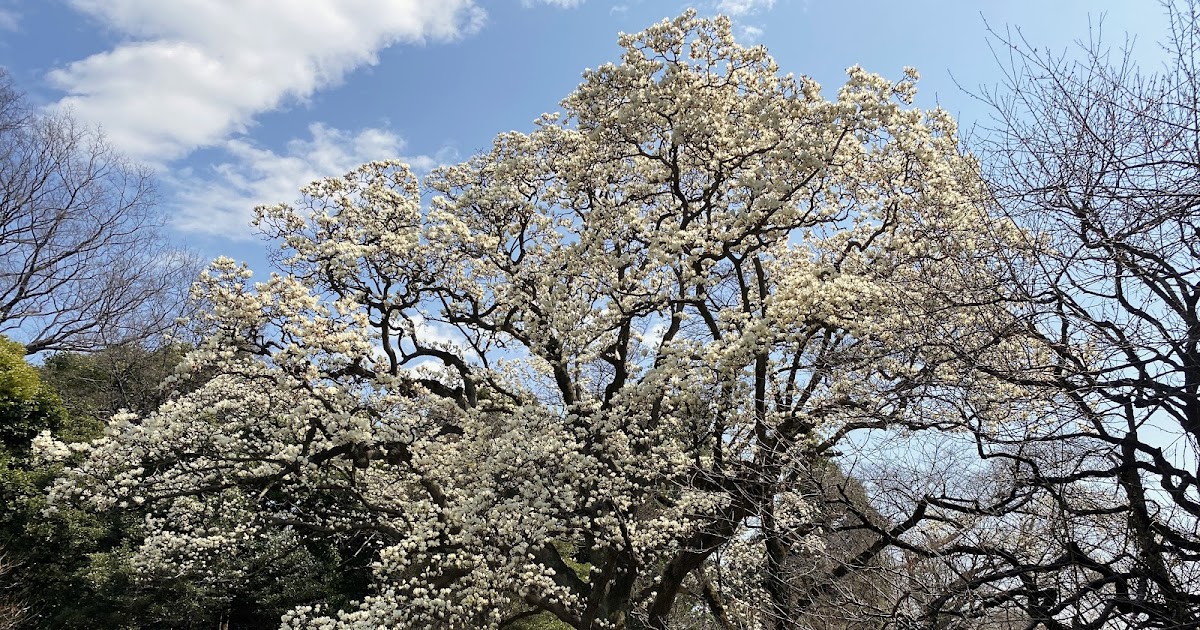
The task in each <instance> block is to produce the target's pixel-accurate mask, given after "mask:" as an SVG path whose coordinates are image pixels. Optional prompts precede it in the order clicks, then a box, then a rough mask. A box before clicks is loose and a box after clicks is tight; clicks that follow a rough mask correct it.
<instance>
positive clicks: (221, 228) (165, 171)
mask: <svg viewBox="0 0 1200 630" xmlns="http://www.w3.org/2000/svg"><path fill="white" fill-rule="evenodd" d="M688 6H689V5H688V4H687V3H679V2H675V1H673V0H665V1H656V0H641V1H638V0H626V1H623V2H600V1H598V0H497V1H487V0H0V65H2V66H4V67H5V68H7V69H8V71H9V72H10V73H11V74H12V76H13V78H14V79H15V81H16V82H17V84H18V87H19V88H20V89H22V90H24V91H25V92H26V93H27V95H28V96H29V98H30V99H31V100H32V101H33V102H35V103H36V104H38V105H41V106H44V107H47V108H55V107H64V106H66V107H70V108H71V110H72V111H73V112H74V115H75V116H76V117H78V118H80V119H83V120H84V121H86V122H88V123H91V124H95V125H99V126H101V127H102V128H103V130H104V132H105V134H106V136H107V137H108V139H109V140H110V141H111V142H112V143H113V144H114V145H116V146H117V147H118V148H119V149H121V150H122V151H124V152H125V153H126V154H128V155H130V156H131V157H133V158H135V159H137V160H139V161H142V162H145V163H147V164H149V165H151V166H152V167H153V168H154V169H155V170H156V171H157V172H158V177H159V189H160V194H161V204H162V207H163V210H164V211H165V212H166V213H167V214H168V216H169V217H170V220H171V224H172V229H173V230H174V231H175V232H177V234H178V235H179V237H180V238H181V239H183V240H185V241H186V242H187V243H188V244H190V245H191V246H193V247H195V248H196V249H198V250H200V251H201V253H202V254H204V255H206V256H209V257H212V256H216V255H222V254H223V255H230V256H233V257H235V258H238V259H243V260H247V261H250V262H251V263H252V265H253V266H254V267H255V268H257V269H259V270H262V269H263V268H264V267H265V264H263V263H262V262H261V261H262V260H263V246H262V244H261V243H259V242H257V240H256V238H255V237H254V235H253V233H252V231H251V230H250V228H249V227H248V225H247V221H248V218H249V216H250V213H251V210H252V208H253V207H254V205H256V204H258V203H266V202H277V201H289V200H292V199H294V198H295V197H296V191H297V189H298V188H299V187H300V186H301V185H303V184H304V183H306V182H308V181H310V180H312V179H314V178H316V177H321V176H326V175H338V174H341V173H344V172H345V171H347V170H349V169H350V168H352V167H354V166H356V165H357V164H359V163H362V162H364V161H368V160H371V159H380V158H394V157H400V158H402V159H405V160H407V161H409V162H410V163H411V164H413V165H414V166H415V167H417V169H418V170H419V171H420V170H426V169H428V168H431V167H433V166H435V165H437V164H441V163H449V162H454V161H458V160H460V159H465V158H466V157H467V156H469V155H470V154H472V153H474V152H475V151H477V150H480V149H482V148H484V147H486V146H488V145H489V144H490V142H491V138H492V137H493V136H494V135H495V134H496V133H498V132H502V131H507V130H510V129H517V130H529V129H530V128H531V127H532V121H533V120H534V119H535V118H537V117H538V115H539V114H541V113H542V112H546V111H555V110H556V109H557V106H558V102H559V101H560V100H561V99H562V98H563V97H564V96H566V95H567V93H568V92H570V91H571V90H572V89H573V88H574V87H575V86H576V85H577V84H578V82H579V77H580V73H581V72H582V71H583V70H584V69H585V68H588V67H596V66H598V65H600V64H602V63H605V62H607V61H613V60H615V59H616V57H617V56H618V54H619V50H618V48H617V46H616V43H615V42H616V37H617V34H618V33H619V32H622V31H624V32H635V31H638V30H641V29H642V28H644V27H645V26H647V25H649V24H651V23H653V22H656V21H658V20H661V19H663V18H665V17H674V16H676V15H678V14H679V13H681V12H682V11H683V10H684V9H685V8H687V7H688ZM691 6H695V8H696V9H697V10H698V11H700V12H701V13H702V14H716V13H718V12H720V13H726V14H729V15H731V16H732V17H733V19H734V23H735V25H736V28H737V32H738V34H739V38H740V39H741V40H742V41H744V42H746V43H761V44H765V45H766V46H767V48H768V49H769V50H770V51H771V52H772V54H773V55H774V56H775V57H776V59H777V61H778V62H779V65H780V67H781V69H782V70H783V71H784V72H792V73H795V74H806V75H809V76H812V77H813V78H815V79H816V80H818V81H819V82H821V83H822V84H823V85H825V86H826V87H827V88H836V86H838V85H839V84H840V82H841V80H842V77H843V76H844V75H843V72H844V70H845V68H846V67H848V66H850V65H853V64H860V65H862V66H863V67H865V68H867V69H868V70H872V71H874V72H879V73H881V74H884V75H885V76H888V77H890V78H899V77H900V76H901V69H902V68H903V67H904V66H915V67H917V68H918V69H919V70H920V71H921V73H922V81H921V83H920V89H921V94H920V96H919V98H918V105H922V106H932V105H934V104H940V105H941V106H942V107H944V108H946V109H948V110H950V111H951V112H953V113H955V114H956V115H957V116H958V117H959V118H960V120H961V121H963V123H964V125H968V124H970V123H971V122H973V121H976V120H978V119H979V118H980V117H981V116H983V115H984V114H985V112H984V111H983V110H982V109H981V108H980V107H979V106H978V105H977V104H976V103H974V102H973V101H972V99H971V98H970V97H969V96H968V95H967V94H964V93H963V92H962V91H961V90H960V89H959V88H958V87H956V85H955V79H956V80H957V81H958V82H959V83H961V84H962V85H964V86H966V87H969V88H976V87H978V86H980V85H991V84H994V83H995V82H996V81H998V80H999V78H1000V75H999V71H998V67H997V64H996V62H995V60H994V59H993V55H992V52H991V50H990V49H989V47H988V42H987V38H986V30H985V23H984V20H985V19H986V21H987V23H989V24H991V26H992V27H993V28H997V29H1000V30H1003V29H1005V28H1007V27H1020V28H1021V29H1022V32H1023V33H1024V35H1025V36H1026V38H1027V39H1028V40H1029V41H1030V42H1032V43H1034V44H1037V45H1039V46H1041V47H1048V48H1050V49H1052V50H1060V51H1061V50H1066V49H1068V48H1069V47H1070V46H1071V45H1072V42H1073V41H1075V40H1078V39H1081V38H1087V37H1088V32H1089V25H1091V26H1092V27H1094V26H1095V25H1096V24H1097V20H1098V18H1099V16H1101V15H1105V16H1106V17H1105V20H1104V33H1105V39H1106V41H1109V42H1111V43H1116V44H1119V43H1121V42H1123V41H1124V38H1125V33H1127V32H1128V33H1132V34H1136V35H1137V36H1138V38H1139V41H1138V47H1137V50H1138V51H1139V52H1140V53H1141V56H1143V58H1145V59H1149V60H1151V63H1154V61H1153V58H1154V53H1155V52H1156V51H1157V46H1156V44H1155V41H1156V40H1157V39H1159V38H1160V36H1161V32H1162V28H1163V24H1164V20H1163V19H1162V10H1161V8H1160V6H1159V4H1158V3H1157V2H1154V1H1153V0H1093V1H1091V2H1085V1H1080V0H992V1H990V2H970V1H967V0H961V1H953V0H909V1H907V2H890V1H874V0H872V1H859V2H855V1H853V0H844V1H841V2H835V1H827V0H707V1H704V2H699V3H697V4H694V5H691Z"/></svg>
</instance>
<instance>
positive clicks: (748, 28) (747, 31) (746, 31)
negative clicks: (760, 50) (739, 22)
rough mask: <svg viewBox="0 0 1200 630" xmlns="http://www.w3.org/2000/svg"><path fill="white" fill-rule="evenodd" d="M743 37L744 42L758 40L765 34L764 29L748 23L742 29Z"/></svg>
mask: <svg viewBox="0 0 1200 630" xmlns="http://www.w3.org/2000/svg"><path fill="white" fill-rule="evenodd" d="M739 30H740V33H741V37H740V39H742V40H743V41H744V42H756V41H758V40H759V38H761V37H762V36H763V30H762V29H761V28H759V27H757V26H752V25H750V24H746V25H744V26H742V27H741V28H740V29H739Z"/></svg>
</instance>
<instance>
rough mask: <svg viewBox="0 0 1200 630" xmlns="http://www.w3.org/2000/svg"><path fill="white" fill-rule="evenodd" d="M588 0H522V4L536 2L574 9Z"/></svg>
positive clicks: (526, 5)
mask: <svg viewBox="0 0 1200 630" xmlns="http://www.w3.org/2000/svg"><path fill="white" fill-rule="evenodd" d="M584 2H587V0H521V6H524V7H527V8H528V7H532V6H533V5H535V4H539V3H540V4H548V5H551V6H555V7H558V8H560V9H574V8H575V7H577V6H579V5H581V4H583V3H584Z"/></svg>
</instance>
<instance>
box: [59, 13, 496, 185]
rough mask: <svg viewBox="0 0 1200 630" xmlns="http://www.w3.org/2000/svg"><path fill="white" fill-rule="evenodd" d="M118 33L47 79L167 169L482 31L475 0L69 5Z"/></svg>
mask: <svg viewBox="0 0 1200 630" xmlns="http://www.w3.org/2000/svg"><path fill="white" fill-rule="evenodd" d="M70 3H71V4H72V6H74V7H75V8H76V9H77V10H79V11H82V12H84V13H86V14H88V15H90V16H92V17H93V18H95V19H96V20H98V21H99V22H100V23H101V24H102V25H103V26H104V27H106V28H108V29H110V30H112V31H113V32H115V33H117V34H118V35H119V36H121V37H122V38H123V39H124V41H123V42H122V43H121V44H119V45H117V46H116V47H115V48H113V49H111V50H108V51H105V52H102V53H99V54H96V55H92V56H91V57H88V58H86V59H82V60H79V61H75V62H74V63H71V64H69V65H67V66H66V67H63V68H60V69H57V70H55V71H53V72H51V73H50V76H49V79H50V81H51V82H52V83H53V84H54V85H56V86H57V87H59V88H61V89H62V90H64V91H65V92H66V93H67V96H66V97H65V98H63V99H62V100H61V102H60V105H62V106H66V107H70V108H71V109H72V110H73V112H74V113H75V115H76V116H77V117H80V118H82V119H84V120H86V121H88V122H90V123H96V124H100V125H102V126H103V128H104V131H105V134H106V135H107V137H108V139H109V140H110V141H111V142H112V143H113V144H115V145H116V146H117V147H118V148H120V149H121V150H123V151H124V152H126V153H128V154H129V155H131V156H132V157H134V158H137V159H141V160H148V161H154V162H165V161H168V160H170V159H173V158H177V157H180V156H183V155H186V154H187V153H189V152H190V151H192V150H194V149H196V148H198V147H205V146H214V145H218V144H220V143H221V142H223V141H224V140H225V139H226V138H228V137H229V136H230V135H231V134H234V133H237V132H240V131H244V130H245V129H247V128H248V126H249V125H251V124H252V123H253V120H254V117H255V115H257V114H260V113H263V112H267V111H271V110H274V109H277V108H279V107H281V106H283V105H286V104H287V103H288V102H291V101H297V100H303V99H305V98H307V97H309V96H311V95H312V94H313V93H315V92H316V91H317V90H319V89H322V88H324V87H327V86H330V85H333V84H336V83H338V82H339V81H341V80H342V78H343V77H344V76H345V75H346V73H348V72H349V71H351V70H353V69H354V68H357V67H360V66H363V65H370V64H374V63H376V61H377V59H378V53H379V51H381V50H382V49H384V48H386V47H388V46H391V45H393V44H396V43H400V42H407V43H423V42H429V41H448V40H453V39H456V38H459V37H462V36H464V35H468V34H471V33H473V32H475V31H477V30H478V29H479V28H480V27H481V26H482V24H483V21H484V18H485V14H484V11H483V10H482V9H481V8H479V7H478V6H476V4H475V2H474V0H389V1H388V2H377V1H375V0H252V1H251V0H172V1H170V2H164V1H163V0H70Z"/></svg>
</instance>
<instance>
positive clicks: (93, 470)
mask: <svg viewBox="0 0 1200 630" xmlns="http://www.w3.org/2000/svg"><path fill="white" fill-rule="evenodd" d="M620 43H621V45H622V46H624V47H625V49H626V52H625V54H624V57H623V58H622V60H621V63H619V64H610V65H605V66H602V67H600V68H599V69H596V70H591V71H588V72H587V73H586V74H585V76H584V81H583V83H582V85H580V87H579V88H578V90H576V91H575V92H574V93H573V94H571V95H570V96H568V97H567V99H566V100H565V101H563V103H562V108H563V112H562V113H561V114H553V115H546V116H545V117H543V119H542V120H541V121H540V123H539V124H538V126H537V128H536V130H534V131H533V132H532V133H529V134H524V133H517V132H511V133H506V134H502V135H500V136H498V137H497V138H496V141H495V144H494V146H493V147H492V149H491V150H490V151H487V152H484V153H481V154H480V155H477V156H475V157H474V158H472V159H470V160H469V161H467V162H465V163H463V164H459V165H457V166H451V167H446V168H442V169H439V170H437V171H435V172H434V173H433V174H432V175H431V176H430V177H429V179H428V181H427V186H428V187H429V189H430V191H431V193H432V201H431V202H430V203H428V204H427V205H422V202H421V188H420V187H419V186H418V183H417V181H416V180H415V178H414V177H413V175H412V174H411V173H410V172H409V170H408V168H407V167H406V166H405V165H403V164H400V163H396V162H374V163H370V164H366V165H364V166H362V167H361V168H359V169H357V170H355V171H354V172H351V173H349V174H347V175H346V176H344V177H334V178H329V179H325V180H321V181H318V182H314V183H313V184H311V185H310V186H308V187H307V188H305V189H304V190H303V194H304V198H303V201H302V202H301V203H299V204H296V205H279V206H272V207H263V208H259V209H258V219H257V223H258V225H259V227H260V228H261V229H262V231H263V232H264V233H265V234H266V235H267V236H269V237H271V238H273V239H275V242H277V243H278V244H279V250H278V256H277V262H278V263H279V269H280V272H281V273H280V274H277V275H272V276H271V277H270V278H269V279H268V280H266V281H264V282H259V283H254V284H251V274H250V272H249V271H248V270H247V269H245V268H244V267H242V266H239V265H238V264H236V263H235V262H233V261H231V260H228V259H220V260H217V261H216V262H215V263H213V265H212V267H211V269H210V271H209V272H208V273H207V274H206V275H205V276H204V277H203V278H202V280H201V281H200V282H199V283H198V284H197V286H196V295H197V297H198V298H199V299H200V300H202V301H203V303H205V304H206V305H207V310H206V315H205V316H204V318H203V321H202V322H201V325H202V327H203V328H204V332H205V333H206V337H205V341H204V342H203V343H202V344H201V345H200V346H199V347H198V348H197V349H196V350H195V351H194V352H192V353H191V354H190V355H189V356H188V357H187V359H186V361H185V363H184V366H183V368H182V370H183V372H184V373H183V374H181V378H183V379H187V378H188V374H197V375H199V374H207V375H211V374H216V376H215V377H214V378H211V379H210V380H207V381H203V382H202V384H200V385H199V386H198V388H196V389H195V390H194V391H191V392H190V393H186V394H183V395H180V396H178V397H177V398H176V399H174V400H172V401H171V402H169V403H167V404H166V405H164V406H163V407H162V408H161V409H160V410H159V411H158V412H157V413H155V414H153V415H150V416H148V417H143V418H137V417H129V416H121V417H118V418H114V419H113V421H112V422H111V423H110V425H109V427H108V430H107V432H106V434H105V436H104V437H103V438H102V439H100V440H97V441H96V442H94V443H92V444H91V445H89V447H88V449H87V450H88V452H87V453H86V455H87V457H86V459H85V460H84V461H82V463H80V464H79V465H78V466H76V467H74V468H72V469H70V470H69V471H68V472H67V473H66V475H65V476H64V477H63V479H62V480H61V481H60V482H59V484H58V485H57V486H56V487H55V488H54V499H55V500H57V501H65V500H68V499H74V500H80V499H82V500H86V501H90V502H91V503H92V504H93V505H95V506H97V507H99V508H109V507H119V506H123V505H129V504H138V505H143V506H146V507H149V508H150V510H151V512H150V513H151V516H150V517H149V518H148V519H147V521H146V526H147V529H148V531H149V532H150V534H149V535H148V537H147V538H146V540H145V543H144V545H143V547H142V549H141V552H140V556H139V562H141V563H143V564H144V565H145V566H147V567H150V566H176V567H186V568H188V569H197V568H200V567H203V566H204V565H205V563H206V562H209V561H211V559H212V558H213V557H214V555H216V554H222V553H229V552H231V550H236V549H239V548H241V547H242V546H244V545H248V544H249V543H248V542H247V541H252V540H255V539H260V538H264V537H268V536H271V535H275V534H272V532H276V533H277V532H280V531H288V532H291V531H295V532H300V533H303V532H314V533H319V534H321V535H338V534H339V533H356V532H364V531H367V532H371V533H373V534H374V538H373V540H376V541H379V542H378V545H377V548H376V549H375V550H374V551H373V553H375V554H376V556H375V557H376V560H375V564H374V575H375V585H374V587H373V589H372V591H371V594H370V595H369V596H368V597H366V598H365V599H364V600H363V601H362V602H360V603H359V604H358V606H357V608H354V609H352V610H343V611H332V610H327V609H322V608H321V607H319V606H303V607H301V608H298V609H296V610H295V611H293V612H292V613H290V614H289V615H287V616H286V617H285V618H284V621H283V623H284V626H285V627H292V628H298V627H313V628H334V627H337V628H377V627H394V628H419V627H454V628H486V627H496V626H497V625H499V624H501V623H502V622H503V621H504V620H505V619H507V618H510V617H513V616H515V615H518V614H520V613H522V612H525V611H530V610H543V611H549V612H550V613H552V614H553V615H555V616H557V617H558V618H559V619H561V620H562V621H564V622H566V623H567V624H568V625H571V626H572V627H576V628H620V627H624V626H625V625H626V624H628V623H632V620H634V619H637V620H639V623H641V624H644V625H645V626H646V627H658V628H661V627H666V625H667V624H668V623H669V622H670V620H671V619H672V617H673V616H675V615H679V614H685V613H684V612H681V609H683V608H688V607H689V606H692V605H691V604H687V605H684V604H682V603H681V601H682V600H681V597H683V596H684V595H683V594H684V593H685V592H687V591H689V590H695V589H700V588H701V587H700V586H697V585H698V584H700V583H701V581H703V582H705V583H708V582H709V581H710V580H709V577H708V576H710V574H711V576H712V577H713V580H711V583H710V584H708V586H706V587H705V588H707V589H708V590H707V591H706V593H708V594H707V595H706V597H709V596H710V595H711V597H709V601H708V606H709V607H710V608H711V609H712V611H713V614H714V615H716V614H717V612H716V611H717V609H718V608H720V609H722V611H723V612H721V614H724V615H726V616H731V615H732V616H735V617H737V619H738V622H737V623H738V624H739V625H738V626H737V627H747V628H751V627H770V626H771V625H772V624H773V623H774V621H773V619H776V618H778V617H779V616H782V615H786V614H788V611H789V608H788V607H789V606H792V605H794V602H795V601H798V600H797V599H796V598H797V596H796V594H795V593H790V592H788V590H787V589H788V588H793V586H789V584H787V583H786V582H785V581H784V580H782V579H780V580H777V581H776V582H771V581H770V579H766V578H771V577H772V576H774V577H779V576H783V575H785V574H786V572H784V571H783V568H782V567H783V566H784V564H786V563H788V562H793V563H794V562H797V561H798V560H796V559H797V558H800V557H802V556H803V554H806V553H807V554H819V553H821V552H820V549H821V541H820V539H819V537H817V536H815V534H814V532H815V531H817V528H815V526H818V525H819V523H820V518H821V516H820V514H819V513H818V512H819V511H818V510H817V509H816V507H815V505H814V504H813V503H812V502H811V501H810V498H811V497H809V498H806V496H808V495H805V493H804V492H802V491H801V489H800V488H798V487H797V485H796V481H795V480H796V479H797V478H798V476H802V475H803V474H804V471H806V470H809V469H810V468H811V467H812V466H814V465H815V464H814V462H816V461H817V460H818V459H821V458H824V457H826V455H824V453H826V452H827V451H829V450H830V449H831V448H832V447H833V446H834V445H836V444H837V443H838V440H839V439H841V438H842V437H844V436H845V435H846V433H848V431H849V430H850V429H852V428H854V427H861V426H872V427H879V428H888V427H896V426H902V427H915V426H920V425H928V424H936V423H938V422H940V421H942V419H943V418H944V417H948V416H953V415H955V414H961V413H963V411H962V409H963V407H961V406H959V405H971V406H972V409H973V410H974V411H973V413H974V414H975V415H976V416H977V417H980V418H989V419H991V420H992V421H994V422H996V423H1000V424H1002V423H1004V422H1006V421H1007V419H1008V418H1010V417H1011V414H1012V413H1013V409H1014V407H1015V406H1018V405H1019V404H1020V401H1021V400H1023V399H1024V398H1027V395H1026V394H1025V393H1024V392H1021V391H1018V390H1016V389H1013V388H1011V387H1010V388H1009V389H1003V388H1000V387H999V386H998V385H997V386H995V387H994V388H980V387H978V386H973V385H977V380H978V379H979V378H980V377H979V376H978V375H971V374H968V373H967V372H966V371H965V370H962V369H960V368H959V367H958V364H957V363H956V355H955V354H954V352H952V351H951V350H949V349H948V347H946V346H945V344H943V343H942V342H943V341H944V340H946V339H949V338H954V339H956V340H957V342H956V343H958V345H959V347H963V344H964V343H965V344H967V347H969V344H970V340H971V339H972V338H973V335H976V334H978V337H979V339H980V344H979V347H978V348H977V349H976V351H978V352H993V353H996V354H997V355H998V356H1002V355H1003V354H1004V353H1005V352H1008V351H1009V350H1010V349H1008V348H1004V347H996V346H995V345H986V344H985V343H984V340H988V339H992V338H993V337H994V335H991V334H990V331H989V327H993V326H999V325H1002V321H1001V320H1002V319H1003V313H1004V311H1003V309H1001V308H998V307H990V306H988V304H987V303H985V302H986V301H984V300H981V304H979V305H972V306H971V307H970V308H967V307H962V306H956V305H961V304H963V303H966V302H968V301H969V300H964V299H963V296H969V295H971V292H972V291H978V292H979V294H980V295H990V294H991V293H989V292H990V291H991V290H992V287H990V285H989V282H990V280H989V278H990V277H991V276H990V275H989V268H988V262H987V261H988V259H989V258H988V251H989V250H988V248H989V247H992V245H991V244H992V243H993V242H995V241H997V240H1003V239H1005V238H1007V237H1008V236H1012V235H1013V228H1012V227H1011V225H1007V224H1004V223H999V222H994V221H992V219H990V218H989V216H988V214H987V212H986V211H985V209H984V208H983V206H982V205H981V203H980V199H982V198H983V191H982V189H981V185H980V183H979V179H978V174H977V167H976V164H975V163H974V162H973V161H972V160H971V159H970V158H969V157H965V156H963V155H961V154H960V152H959V150H958V146H957V140H956V130H955V125H954V122H953V121H952V120H951V118H950V117H949V116H948V115H947V114H946V113H945V112H942V111H940V110H934V111H922V110H919V109H914V108H911V106H910V105H909V103H910V102H911V99H912V96H913V93H914V90H915V87H914V84H915V81H916V76H917V75H916V72H915V71H912V70H906V74H905V77H904V78H903V79H902V80H901V81H899V82H897V83H893V82H890V81H888V80H886V79H884V78H882V77H880V76H878V75H874V74H870V73H868V72H866V71H864V70H862V69H861V68H857V67H854V68H850V69H849V71H848V77H849V78H848V80H847V82H846V84H845V85H844V86H843V87H842V88H840V89H839V90H838V91H837V93H836V98H834V99H833V100H827V99H825V98H823V97H822V94H821V88H820V86H818V85H817V84H816V83H814V82H813V81H812V80H811V79H808V78H794V77H792V76H791V75H781V74H780V73H779V72H778V69H777V67H776V65H775V62H774V61H773V60H772V59H771V58H770V57H769V56H768V55H767V53H766V51H765V50H764V49H763V48H761V47H754V48H745V47H742V46H739V45H737V44H736V43H735V42H734V41H733V39H732V36H731V26H730V23H729V21H728V20H727V19H723V18H717V19H715V20H711V21H710V20H703V19H699V18H697V17H696V16H695V15H694V14H693V13H687V14H685V15H683V16H682V17H680V18H678V19H675V20H673V21H664V22H662V23H660V24H656V25H654V26H652V27H650V28H649V29H647V30H646V31H644V32H642V33H639V34H636V35H625V36H622V38H621V40H620ZM951 295H952V296H954V299H949V298H948V297H947V296H951ZM429 325H436V326H438V327H439V330H443V331H446V330H450V331H455V332H454V334H455V335H456V336H457V338H456V339H454V341H453V342H447V341H444V340H443V341H441V342H434V341H429V339H428V337H422V336H421V334H420V332H419V331H420V329H422V328H423V327H427V326H429ZM967 392H969V393H967ZM41 441H42V442H47V440H46V439H42V440H41ZM42 449H43V450H44V451H46V452H47V453H51V454H53V453H55V452H56V451H61V448H58V447H55V446H54V445H53V444H49V443H46V444H42ZM59 454H60V455H62V454H63V453H59ZM181 570H182V569H181ZM706 571H707V572H708V573H705V572H706ZM718 574H719V575H718ZM764 576H766V578H764ZM796 588H798V587H796ZM691 601H693V602H694V601H696V600H694V599H693V600H691ZM686 614H692V613H691V612H687V613H686Z"/></svg>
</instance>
